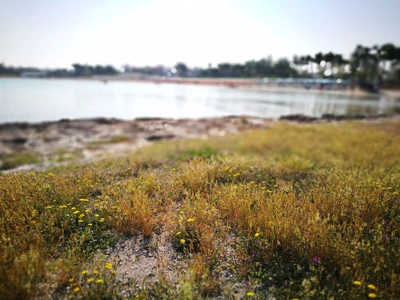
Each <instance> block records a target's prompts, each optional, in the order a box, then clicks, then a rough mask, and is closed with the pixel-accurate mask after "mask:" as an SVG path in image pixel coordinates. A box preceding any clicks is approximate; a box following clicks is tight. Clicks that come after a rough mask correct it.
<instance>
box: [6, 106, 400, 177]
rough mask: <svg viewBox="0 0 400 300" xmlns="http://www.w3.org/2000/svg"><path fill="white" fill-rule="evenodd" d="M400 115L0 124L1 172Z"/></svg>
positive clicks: (40, 168) (86, 120) (87, 161)
mask: <svg viewBox="0 0 400 300" xmlns="http://www.w3.org/2000/svg"><path fill="white" fill-rule="evenodd" d="M399 118H400V115H374V116H367V115H358V116H343V115H332V114H326V115H323V116H322V117H319V118H317V117H311V116H306V115H288V116H282V117H281V118H280V119H279V120H274V119H266V118H258V117H250V116H226V117H215V118H200V119H164V118H138V119H134V120H128V121H126V120H119V119H106V118H92V119H75V120H68V119H63V120H59V121H50V122H41V123H26V122H17V123H5V124H0V172H2V171H3V172H14V171H29V170H38V171H40V170H44V169H48V168H51V167H55V166H60V165H65V164H69V163H89V162H92V161H96V160H100V159H104V158H107V157H110V156H112V157H117V156H124V155H126V154H128V153H131V152H133V151H135V150H137V149H140V148H142V147H145V146H147V145H150V144H152V143H154V142H156V141H162V140H176V141H178V140H182V139H208V138H210V137H218V136H225V135H228V134H238V133H240V132H242V131H247V130H262V129H267V128H270V127H272V126H275V125H277V124H279V123H280V122H294V123H299V124H300V123H326V122H340V121H351V120H360V121H366V122H370V121H371V122H372V121H376V120H378V121H379V120H385V119H399Z"/></svg>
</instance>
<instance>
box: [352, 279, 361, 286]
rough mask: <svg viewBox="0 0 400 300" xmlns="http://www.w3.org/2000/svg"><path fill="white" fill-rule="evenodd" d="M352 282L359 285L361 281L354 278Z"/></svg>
mask: <svg viewBox="0 0 400 300" xmlns="http://www.w3.org/2000/svg"><path fill="white" fill-rule="evenodd" d="M353 284H355V285H361V281H358V280H356V281H354V282H353Z"/></svg>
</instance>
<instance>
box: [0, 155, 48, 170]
mask: <svg viewBox="0 0 400 300" xmlns="http://www.w3.org/2000/svg"><path fill="white" fill-rule="evenodd" d="M0 159H1V161H2V163H1V165H0V170H9V169H14V168H16V167H18V166H22V165H28V164H36V163H39V162H40V161H41V159H40V155H39V154H37V153H33V152H15V153H10V154H4V155H2V156H1V157H0Z"/></svg>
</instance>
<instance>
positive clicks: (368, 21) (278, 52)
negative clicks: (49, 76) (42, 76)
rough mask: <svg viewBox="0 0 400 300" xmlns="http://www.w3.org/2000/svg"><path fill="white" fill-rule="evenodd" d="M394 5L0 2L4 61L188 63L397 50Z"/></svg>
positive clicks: (388, 0)
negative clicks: (387, 46) (361, 48)
mask: <svg viewBox="0 0 400 300" xmlns="http://www.w3.org/2000/svg"><path fill="white" fill-rule="evenodd" d="M399 15H400V0H271V1H270V0H168V1H166V0H141V1H138V0H110V1H104V0H88V1H86V0H68V1H66V0H63V1H61V0H60V1H56V0H41V1H39V0H0V41H1V42H0V62H4V63H5V64H6V65H14V66H17V65H21V66H28V65H29V66H39V67H70V65H71V64H72V63H75V62H76V63H88V64H112V65H114V66H116V67H119V66H121V65H123V64H126V63H127V64H131V65H136V66H144V65H157V64H164V65H168V66H172V65H174V64H175V63H176V62H177V61H183V62H185V63H187V64H188V65H189V66H190V67H194V66H202V67H204V66H207V65H208V63H212V64H217V63H220V62H244V61H246V60H251V59H260V58H262V57H267V56H269V55H271V56H272V57H273V58H274V59H276V58H280V57H288V58H292V56H293V55H294V54H300V55H302V54H315V53H316V52H319V51H323V52H327V51H334V52H338V53H342V54H344V55H345V56H346V57H348V56H349V54H350V53H351V51H352V50H353V49H354V48H355V46H356V44H359V43H361V44H363V45H369V46H372V45H373V44H382V43H386V42H392V43H395V44H396V45H397V46H400V17H399Z"/></svg>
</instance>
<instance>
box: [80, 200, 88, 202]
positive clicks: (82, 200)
mask: <svg viewBox="0 0 400 300" xmlns="http://www.w3.org/2000/svg"><path fill="white" fill-rule="evenodd" d="M79 201H81V202H89V200H88V199H79Z"/></svg>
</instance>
